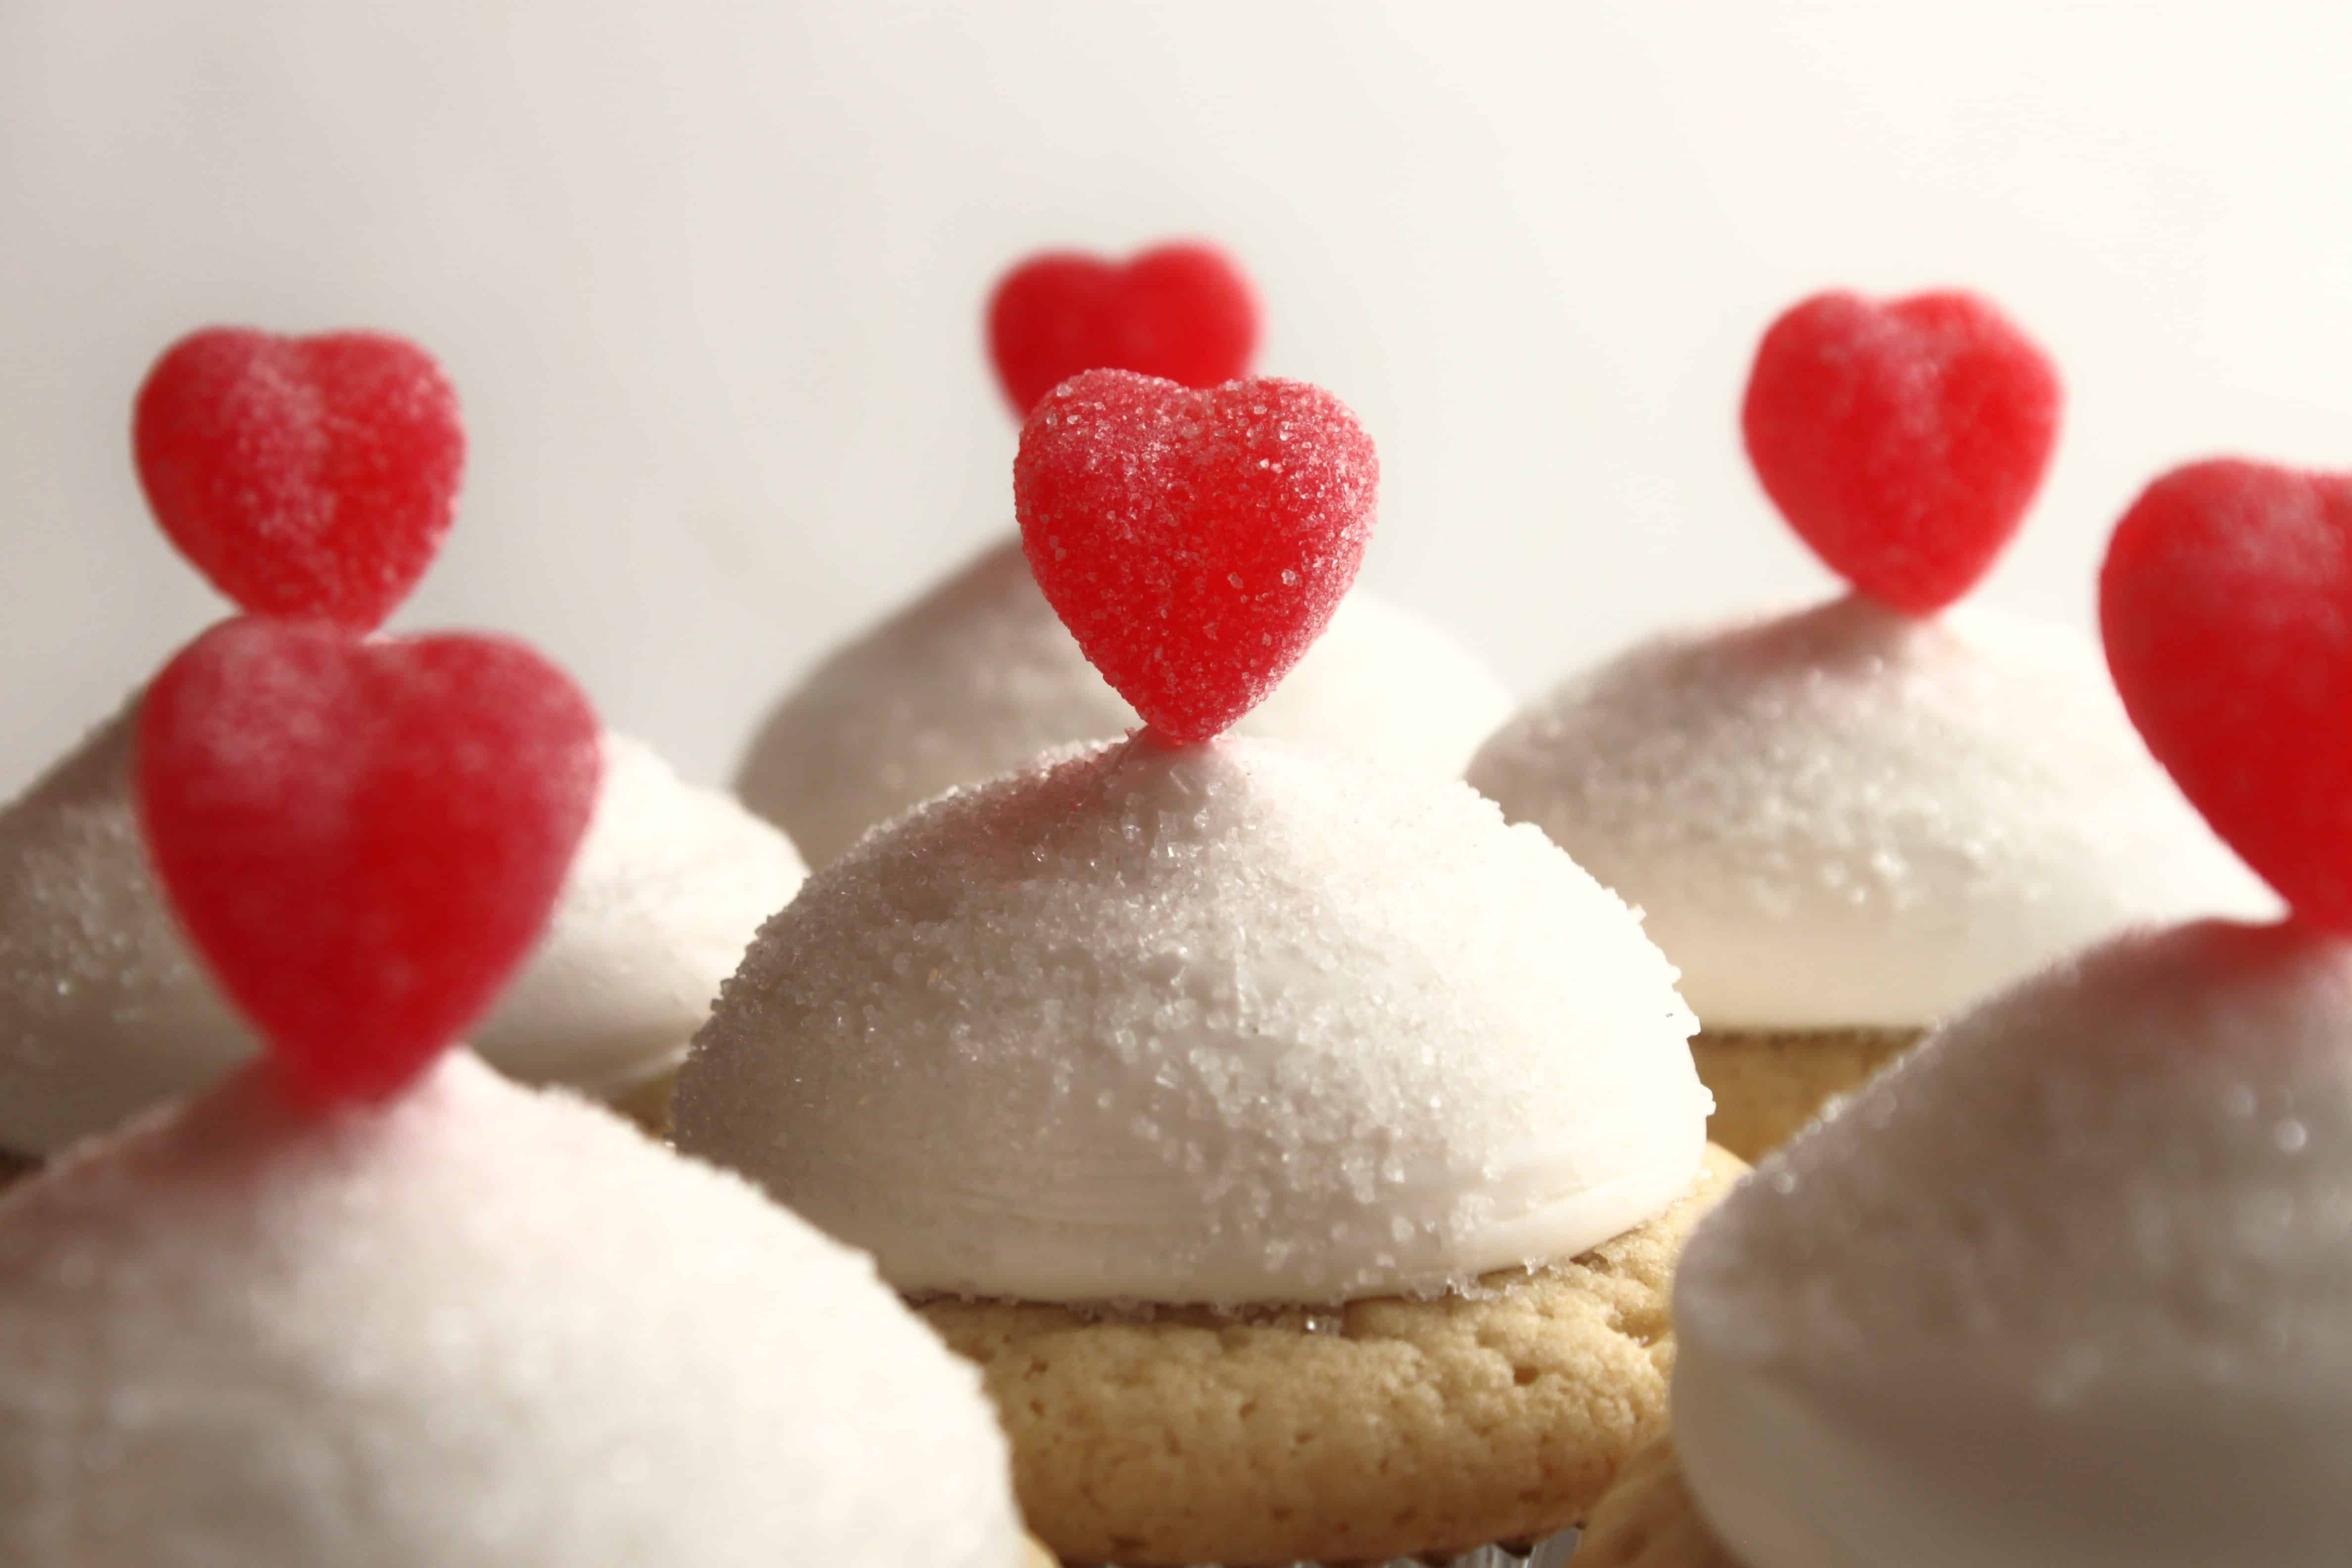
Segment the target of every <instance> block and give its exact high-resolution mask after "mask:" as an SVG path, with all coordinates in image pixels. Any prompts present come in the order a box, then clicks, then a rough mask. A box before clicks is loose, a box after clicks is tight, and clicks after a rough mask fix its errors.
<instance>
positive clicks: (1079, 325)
mask: <svg viewBox="0 0 2352 1568" xmlns="http://www.w3.org/2000/svg"><path fill="white" fill-rule="evenodd" d="M989 320H990V333H989V338H990V347H991V349H992V353H993V354H994V357H995V361H996V365H997V370H998V374H999V377H1000V379H1001V381H1002V383H1003V387H1004V392H1005V396H1006V398H1007V400H1008V402H1010V403H1011V404H1012V405H1013V408H1014V410H1015V412H1016V413H1022V414H1025V413H1026V412H1027V411H1028V410H1029V409H1030V408H1031V407H1033V406H1034V405H1035V404H1036V402H1037V400H1038V399H1039V398H1040V397H1042V396H1043V395H1045V393H1046V392H1047V391H1048V390H1050V389H1051V388H1052V387H1053V386H1054V385H1055V384H1057V383H1059V382H1061V381H1064V380H1066V379H1067V378H1068V377H1069V376H1071V375H1074V374H1077V373H1078V372H1080V371H1084V370H1092V369H1099V368H1111V369H1121V370H1132V371H1137V372H1139V373H1143V374H1151V375H1156V376H1160V377H1164V378H1167V379H1171V380H1174V381H1178V382H1181V383H1182V384H1185V385H1188V386H1194V387H1206V386H1212V385H1214V384H1218V383H1220V382H1224V381H1228V380H1231V379H1232V378H1233V377H1234V376H1237V375H1241V374H1244V372H1245V371H1246V370H1247V369H1248V366H1249V362H1250V358H1251V356H1252V354H1253V353H1254V352H1255V346H1256V342H1257V321H1258V311H1257V304H1256V297H1255V293H1254V291H1253V290H1252V289H1251V288H1250V286H1249V283H1248V280H1247V279H1245V278H1244V277H1243V276H1242V274H1241V273H1240V271H1239V270H1238V269H1237V268H1235V267H1234V264H1233V262H1232V261H1230V260H1229V259H1227V258H1224V257H1223V256H1222V255H1220V254H1219V253H1217V252H1215V251H1213V250H1210V249H1208V248H1206V247H1200V246H1189V245H1179V246H1168V247H1161V248H1160V249H1156V250H1151V251H1147V252H1144V253H1143V254H1142V255H1140V256H1138V257H1137V258H1134V259H1133V260H1131V261H1129V262H1128V263H1127V264H1126V265H1125V266H1124V267H1114V266H1109V265H1106V264H1104V263H1101V262H1097V261H1094V260H1091V259H1089V258H1084V257H1075V256H1069V255H1060V254H1055V255H1047V256H1043V257H1038V258H1033V259H1032V260H1030V261H1028V262H1026V263H1024V264H1023V265H1022V266H1021V267H1019V268H1015V269H1014V270H1013V272H1012V273H1011V274H1009V275H1008V276H1007V277H1006V279H1004V281H1003V283H1002V284H1000V285H999V287H998V289H997V292H996V296H995V298H994V300H992V304H991V307H990V310H989ZM1510 706H1511V703H1510V696H1509V694H1508V692H1507V691H1506V690H1505V689H1504V688H1503V686H1502V684H1501V683H1500V682H1499V681H1498V680H1497V679H1496V678H1495V677H1494V675H1493V674H1492V673H1491V672H1490V671H1489V670H1488V669H1487V668H1486V666H1485V665H1484V664H1482V663H1481V662H1480V661H1479V660H1478V659H1477V658H1475V656H1474V655H1472V654H1471V653H1470V652H1469V651H1468V650H1467V649H1466V648H1465V647H1463V646H1462V645H1461V644H1460V643H1459V642H1457V641H1456V640H1455V639H1454V637H1451V636H1450V635H1449V634H1447V633H1446V632H1444V631H1443V630H1441V629H1439V628H1438V627H1437V626H1433V625H1432V624H1430V623H1428V622H1426V621H1424V620H1423V619H1421V618H1420V617H1418V616H1413V615H1412V614H1410V613H1409V612H1407V611H1404V610H1402V609H1400V608H1398V607H1396V606H1394V605H1389V604H1387V603H1385V602H1383V601H1381V600H1380V599H1378V598H1376V597H1374V596H1372V595H1369V594H1365V593H1361V592H1359V593H1355V594H1351V595H1349V596H1348V597H1347V599H1346V600H1345V601H1344V602H1343V603H1342V604H1341V605H1340V607H1339V612H1338V614H1337V615H1336V616H1333V618H1332V620H1331V623H1330V626H1329V627H1328V630H1327V631H1326V632H1325V634H1324V635H1323V637H1321V638H1319V639H1318V641H1317V642H1316V643H1315V645H1314V647H1313V648H1312V649H1311V650H1310V651H1309V652H1308V653H1307V655H1306V656H1305V657H1304V658H1302V659H1301V660H1300V661H1299V664H1298V666H1297V668H1296V669H1294V670H1292V671H1291V672H1290V675H1289V677H1288V679H1286V680H1285V681H1284V682H1283V683H1282V685H1281V687H1280V689H1277V690H1276V691H1275V692H1274V693H1272V694H1271V695H1270V696H1269V697H1268V698H1267V699H1266V700H1265V702H1264V703H1263V704H1262V705H1261V706H1259V707H1258V708H1256V709H1254V710H1251V711H1250V712H1249V713H1247V714H1245V715H1244V717H1243V718H1242V719H1241V720H1240V721H1238V724H1237V732H1239V733H1243V734H1253V735H1268V736H1274V737H1277V738H1280V739H1285V740H1294V741H1298V742H1305V743H1307V744H1310V745H1314V746H1318V747H1331V748H1336V749H1339V750H1342V751H1345V752H1349V753H1350V754H1354V755H1360V756H1363V757H1365V758H1367V759H1370V760H1371V761H1374V762H1376V763H1381V765H1385V766H1391V767H1398V768H1406V769H1411V770H1413V771H1414V772H1417V773H1423V775H1425V776H1434V777H1451V776H1454V775H1455V774H1457V773H1459V772H1460V771H1461V768H1462V765H1463V763H1465V761H1466V760H1467V759H1468V758H1469V756H1470V754H1471V752H1473V751H1474V750H1475V748H1476V746H1477V744H1478V742H1480V741H1481V740H1482V739H1484V738H1485V737H1486V735H1487V734H1488V733H1489V732H1490V731H1492V730H1493V729H1494V727H1495V726H1496V724H1499V723H1501V722H1502V721H1503V719H1504V717H1505V716H1506V715H1507V714H1508V712H1509V711H1510ZM1140 722H1142V721H1141V719H1140V718H1139V717H1138V715H1137V713H1136V711H1135V710H1134V708H1133V707H1131V706H1130V705H1129V703H1127V702H1126V701H1124V700H1121V698H1120V697H1119V695H1118V692H1117V691H1115V690H1113V689H1111V688H1109V687H1108V686H1106V685H1104V683H1103V681H1102V679H1101V678H1100V677H1099V676H1097V674H1096V673H1095V672H1094V670H1093V669H1092V668H1090V667H1089V666H1088V664H1087V658H1086V656H1085V655H1084V654H1083V653H1082V652H1080V651H1079V647H1078V645H1077V644H1076V642H1075V641H1073V640H1072V638H1071V637H1070V634H1069V632H1068V631H1067V629H1066V628H1065V627H1064V626H1063V625H1062V623H1061V621H1060V619H1059V618H1058V617H1057V616H1055V613H1054V611H1053V608H1052V606H1051V605H1048V604H1047V603H1046V601H1045V595H1042V594H1040V593H1039V592H1038V590H1037V584H1036V581H1035V579H1034V577H1033V575H1032V574H1031V573H1030V570H1029V566H1028V563H1027V562H1026V561H1025V560H1024V557H1023V555H1022V552H1021V545H1020V542H1019V541H1018V540H1017V539H1007V540H1004V541H1002V542H999V543H996V544H993V545H991V546H990V547H989V548H988V549H986V550H985V551H983V552H981V554H980V555H979V556H977V557H976V558H974V559H973V560H971V561H970V562H968V563H965V564H964V565H963V566H962V567H961V568H960V569H959V570H957V571H956V572H955V573H953V574H950V576H949V577H948V578H947V579H946V580H945V581H943V582H941V583H940V584H936V585H935V586H933V587H932V588H931V589H929V591H928V592H926V593H925V594H924V595H922V596H921V597H920V598H919V599H917V600H916V601H915V602H914V603H913V604H911V605H908V606H906V607H905V608H904V609H901V610H899V611H898V612H897V613H896V614H894V615H892V616H889V617H888V618H887V619H886V620H885V621H883V622H882V623H881V624H880V625H879V626H875V627H873V628H871V629H870V630H868V631H866V632H864V633H861V634H860V635H859V636H858V637H856V638H855V639H853V640H852V641H850V642H849V643H848V644H846V645H845V646H844V647H841V648H839V649H837V650H836V651H835V652H834V653H833V654H832V655H831V656H829V657H828V658H826V659H825V660H824V662H823V663H822V664H820V665H819V666H818V667H817V668H815V669H814V671H812V672H811V673H810V674H809V675H808V676H807V677H806V678H805V679H803V681H802V682H801V683H800V684H799V685H798V686H796V687H795V688H793V690H792V691H790V692H788V693H787V694H786V695H785V697H784V698H783V699H782V701H780V702H779V703H778V704H777V706H776V707H775V708H774V709H773V710H772V711H771V712H770V713H769V715H768V717H767V719H766V720H765V721H764V722H763V723H762V724H761V728H760V731H759V733H758V735H757V736H756V737H755V739H754V740H753V741H752V743H751V749H750V751H749V752H748V753H747V754H746V756H745V758H744V761H743V763H742V766H741V768H740V771H739V773H738V774H737V778H736V789H737V791H738V793H739V794H740V795H741V796H742V798H743V800H744V801H745V803H746V804H748V805H750V806H751V809H752V810H754V811H756V812H758V813H759V814H760V815H761V816H764V817H766V818H767V819H768V820H770V821H772V822H774V823H776V824H778V825H779V826H782V827H783V828H784V829H785V830H786V831H787V832H788V833H790V834H791V835H792V837H793V842H794V843H796V844H797V845H799V846H800V847H801V848H802V850H803V852H804V853H805V854H806V855H807V856H808V857H809V858H810V860H811V861H812V862H813V863H814V864H817V865H823V864H824V862H826V861H828V860H830V859H832V858H834V857H835V856H836V855H838V854H839V853H840V852H841V851H842V850H844V849H845V848H847V847H849V845H850V844H852V843H853V842H855V841H856V837H857V836H858V835H859V834H860V833H863V832H864V831H865V830H866V828H868V827H870V826H873V825H874V824H876V823H877V822H882V821H886V820H887V819H888V818H890V817H892V816H897V815H898V813H899V812H901V811H903V810H905V809H906V808H907V807H908V806H910V805H914V804H916V803H917V802H918V801H921V800H925V799H928V798H929V797H930V796H932V795H937V794H939V793H940V791H942V790H945V789H949V788H951V787H953V786H954V785H957V784H973V783H977V782H978V781H980V780H982V779H985V778H990V777H992V776H994V775H995V774H998V773H1004V772H1006V771H1008V770H1010V769H1013V768H1016V767H1020V766H1022V765H1023V764H1024V763H1027V762H1028V761H1029V760H1030V759H1031V758H1032V757H1034V756H1035V755H1036V754H1037V753H1038V752H1042V751H1045V750H1046V749H1047V748H1049V747H1053V746H1058V745H1065V744H1068V743H1069V742H1076V741H1093V740H1102V739H1106V738H1108V737H1109V736H1113V735H1118V734H1122V733H1124V732H1126V731H1128V730H1130V729H1132V728H1134V727H1135V726H1136V725H1138V724H1139V723H1140Z"/></svg>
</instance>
